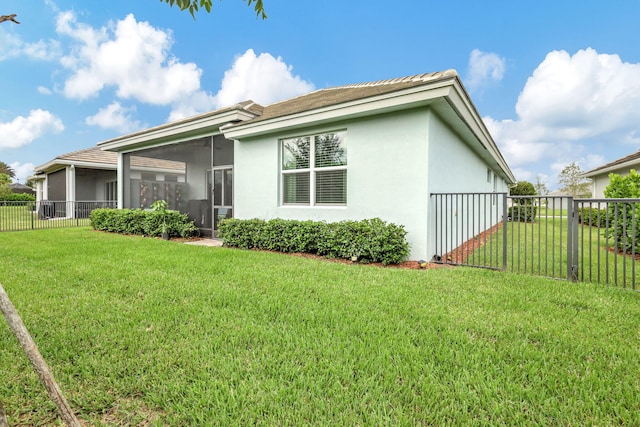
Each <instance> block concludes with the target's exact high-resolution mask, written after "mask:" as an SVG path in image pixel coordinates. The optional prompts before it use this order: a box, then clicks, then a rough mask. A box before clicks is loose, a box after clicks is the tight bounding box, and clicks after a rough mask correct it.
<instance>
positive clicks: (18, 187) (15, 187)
mask: <svg viewBox="0 0 640 427" xmlns="http://www.w3.org/2000/svg"><path fill="white" fill-rule="evenodd" d="M9 188H10V189H11V191H12V192H13V193H26V194H31V193H35V191H34V190H33V188H31V187H29V186H28V185H24V184H20V183H19V182H15V183H13V184H9Z"/></svg>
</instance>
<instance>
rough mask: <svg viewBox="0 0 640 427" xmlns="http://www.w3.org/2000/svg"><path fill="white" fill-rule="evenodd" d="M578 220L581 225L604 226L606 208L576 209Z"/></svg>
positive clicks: (605, 224) (605, 222)
mask: <svg viewBox="0 0 640 427" xmlns="http://www.w3.org/2000/svg"><path fill="white" fill-rule="evenodd" d="M578 222H579V223H580V224H583V225H590V226H592V227H600V228H604V227H606V226H607V210H606V209H596V208H581V209H578Z"/></svg>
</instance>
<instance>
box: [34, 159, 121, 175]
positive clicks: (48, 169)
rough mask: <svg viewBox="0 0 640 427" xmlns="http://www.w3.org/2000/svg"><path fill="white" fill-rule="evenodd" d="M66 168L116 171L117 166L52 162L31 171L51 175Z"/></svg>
mask: <svg viewBox="0 0 640 427" xmlns="http://www.w3.org/2000/svg"><path fill="white" fill-rule="evenodd" d="M56 166H59V167H56ZM67 166H75V167H80V168H86V169H113V170H115V169H117V166H116V165H114V164H112V163H94V162H79V161H75V160H52V161H50V162H48V163H45V164H44V165H41V166H36V167H35V168H34V169H33V170H34V171H36V172H43V173H52V172H56V171H58V170H60V169H64V168H65V167H67Z"/></svg>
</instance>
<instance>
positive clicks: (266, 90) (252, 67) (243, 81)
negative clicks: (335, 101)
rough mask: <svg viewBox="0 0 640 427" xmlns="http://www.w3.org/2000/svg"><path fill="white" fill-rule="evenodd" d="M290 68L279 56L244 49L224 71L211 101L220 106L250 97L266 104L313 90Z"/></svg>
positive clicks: (310, 85) (310, 84) (311, 86)
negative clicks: (218, 88) (217, 89)
mask: <svg viewBox="0 0 640 427" xmlns="http://www.w3.org/2000/svg"><path fill="white" fill-rule="evenodd" d="M291 70H292V67H291V66H290V65H287V64H286V63H285V62H284V61H283V60H282V58H281V57H277V58H274V57H273V56H272V55H271V54H269V53H261V54H260V55H256V53H255V52H254V51H253V49H248V50H247V51H246V52H245V53H244V54H242V55H240V56H238V57H237V58H236V60H235V61H234V63H233V66H232V67H231V69H229V70H227V71H226V72H225V73H224V79H223V80H222V85H221V89H220V91H219V92H218V93H217V94H216V96H215V104H216V106H218V107H224V106H227V105H232V104H234V103H237V102H241V101H246V100H248V99H251V100H253V101H255V102H257V103H258V104H263V105H266V104H271V103H273V102H276V101H279V100H282V99H287V98H291V97H294V96H297V95H300V94H303V93H307V92H311V91H312V90H314V86H313V84H312V83H309V82H307V81H305V80H302V79H301V78H300V77H299V76H294V75H293V74H292V72H291Z"/></svg>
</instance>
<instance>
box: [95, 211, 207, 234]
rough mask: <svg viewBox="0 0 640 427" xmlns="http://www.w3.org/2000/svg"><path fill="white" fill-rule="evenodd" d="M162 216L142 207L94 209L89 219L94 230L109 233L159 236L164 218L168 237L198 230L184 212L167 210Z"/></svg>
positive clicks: (194, 232)
mask: <svg viewBox="0 0 640 427" xmlns="http://www.w3.org/2000/svg"><path fill="white" fill-rule="evenodd" d="M164 216H165V217H166V218H163V216H162V215H161V214H159V213H158V212H153V211H145V210H142V209H94V210H93V211H92V212H91V214H90V215H89V219H90V221H91V226H92V227H93V228H94V230H99V231H108V232H110V233H121V234H137V235H141V236H161V235H162V228H163V221H165V220H166V224H167V232H168V233H169V236H170V237H185V238H187V237H193V236H197V235H198V234H199V232H200V231H199V229H198V227H196V226H195V224H194V223H193V221H191V220H189V218H188V217H187V215H186V214H183V213H180V212H178V211H171V210H167V211H165V212H164Z"/></svg>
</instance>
